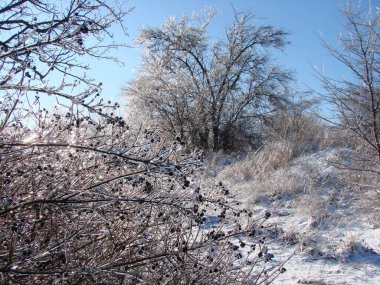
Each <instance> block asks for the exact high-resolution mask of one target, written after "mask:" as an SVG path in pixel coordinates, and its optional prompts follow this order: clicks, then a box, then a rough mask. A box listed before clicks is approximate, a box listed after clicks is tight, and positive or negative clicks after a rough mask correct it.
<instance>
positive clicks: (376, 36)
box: [320, 5, 380, 172]
mask: <svg viewBox="0 0 380 285" xmlns="http://www.w3.org/2000/svg"><path fill="white" fill-rule="evenodd" d="M343 16H344V19H345V22H346V26H345V32H346V33H345V34H343V36H341V37H340V38H339V42H340V47H333V46H331V45H329V44H327V43H324V45H325V47H326V48H327V50H328V51H329V52H330V53H331V55H332V56H333V57H334V58H335V59H337V60H338V61H339V62H341V63H342V64H343V65H344V66H345V67H346V68H347V70H348V72H349V74H350V76H349V77H348V78H343V79H332V78H329V77H328V76H326V75H323V74H321V75H320V78H321V80H322V82H323V83H324V85H325V88H326V90H327V93H328V95H327V96H326V99H327V100H328V102H329V103H330V104H332V106H334V107H335V110H336V114H337V115H338V118H337V119H338V120H336V121H334V122H333V123H335V124H338V126H340V127H341V128H343V129H344V130H346V131H348V133H349V134H350V136H351V137H353V138H354V139H358V140H359V141H360V142H362V145H363V146H364V149H365V152H366V153H367V155H365V156H363V157H362V158H363V159H364V162H365V163H364V166H363V169H371V170H372V171H376V172H379V170H378V166H377V167H376V168H373V167H372V166H373V164H372V163H373V162H375V163H376V164H377V165H378V164H379V163H380V77H379V75H380V49H379V44H380V15H379V10H378V9H374V10H372V9H370V10H368V9H363V8H361V7H354V6H352V5H347V6H346V7H345V9H344V10H343ZM362 154H364V152H363V153H362Z"/></svg>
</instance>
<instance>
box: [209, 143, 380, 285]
mask: <svg viewBox="0 0 380 285" xmlns="http://www.w3.org/2000/svg"><path fill="white" fill-rule="evenodd" d="M347 152H348V150H346V149H334V148H329V149H326V150H324V151H320V152H318V153H314V154H309V155H308V156H304V157H301V158H299V159H297V160H295V161H293V162H292V164H291V165H290V166H289V169H287V172H286V173H285V174H287V175H292V174H294V175H299V176H301V177H305V179H306V178H310V177H312V178H313V179H314V180H313V184H312V186H313V187H309V188H308V189H305V191H303V192H301V193H299V192H296V193H290V194H289V195H286V193H282V195H280V196H277V197H267V199H263V200H261V201H259V202H257V203H252V200H250V199H248V198H247V193H243V194H241V193H239V191H240V190H241V189H242V188H241V187H240V186H241V185H242V184H244V185H247V184H249V183H255V181H254V180H253V179H252V180H251V181H247V180H245V181H241V182H240V185H239V182H238V181H236V180H234V178H233V177H231V181H233V183H230V185H229V186H230V188H231V189H230V190H231V192H232V193H233V195H231V197H230V199H233V200H234V201H241V202H242V203H245V206H248V207H249V208H250V209H251V210H252V211H253V212H254V213H255V214H257V215H260V214H263V213H265V212H266V211H270V212H271V213H272V215H271V217H270V219H269V220H268V223H267V224H268V225H267V226H266V230H267V231H268V232H267V235H268V236H269V239H268V240H267V246H268V248H269V252H270V253H271V254H273V255H274V258H273V259H272V260H271V261H270V262H271V263H272V264H274V265H280V264H281V262H283V261H285V260H286V259H288V258H289V257H290V259H289V260H288V261H287V262H286V264H285V265H284V267H285V268H286V272H284V273H281V274H280V275H279V276H278V277H277V278H276V279H275V281H274V282H273V284H275V285H276V284H277V285H280V284H281V285H287V284H288V285H290V284H318V285H338V284H339V285H340V284H347V285H348V284H350V285H356V284H357V285H362V284H366V285H371V284H374V285H375V284H380V226H379V224H380V223H379V215H378V214H379V213H380V210H379V207H380V202H379V198H376V197H373V196H372V198H371V195H370V194H371V193H367V194H368V195H365V194H366V193H362V192H358V191H355V189H354V188H353V187H351V186H350V185H349V184H347V183H345V182H344V177H345V175H346V174H347V173H346V172H344V171H342V170H339V169H337V168H336V167H334V164H332V163H331V162H332V161H335V160H337V159H340V158H342V159H345V157H346V155H345V154H347ZM344 163H349V161H344ZM224 166H225V165H224ZM225 167H229V166H228V165H227V166H225ZM218 171H220V169H218ZM209 179H210V178H209ZM234 190H235V191H234ZM368 197H369V198H368ZM365 199H367V200H365ZM368 199H369V200H368ZM371 199H372V200H374V199H377V202H376V201H370V200H371ZM371 203H372V204H371ZM373 205H375V206H373ZM369 212H371V215H368V213H369ZM214 222H215V221H214ZM246 241H247V243H249V240H246ZM236 242H238V241H236Z"/></svg>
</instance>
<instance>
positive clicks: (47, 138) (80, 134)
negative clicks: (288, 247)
mask: <svg viewBox="0 0 380 285" xmlns="http://www.w3.org/2000/svg"><path fill="white" fill-rule="evenodd" d="M61 5H62V6H60V5H57V4H56V3H55V2H48V1H8V2H7V3H3V4H1V8H0V29H1V30H2V33H1V42H0V45H1V51H0V66H1V76H0V92H1V102H0V118H1V128H0V173H1V174H0V187H1V192H0V227H1V230H0V283H2V284H141V283H143V284H262V283H263V282H270V281H271V280H273V279H274V278H275V277H276V276H277V275H278V274H279V273H280V272H283V271H284V269H283V268H281V267H274V266H273V265H272V264H271V263H270V262H269V261H270V259H272V258H273V255H272V254H270V253H269V252H268V248H267V247H266V246H265V236H260V235H259V234H258V233H257V232H256V229H257V228H258V227H261V226H263V223H264V222H265V220H266V219H267V218H268V217H269V213H267V214H266V215H265V216H263V217H254V216H253V214H252V212H250V211H249V210H247V209H244V208H242V207H241V205H239V204H238V205H237V204H236V203H232V202H231V201H230V200H229V199H227V198H228V189H226V188H225V187H224V186H223V185H219V186H216V187H210V188H203V187H201V185H200V183H199V182H198V181H197V180H196V178H195V177H194V176H193V173H194V171H196V169H197V167H198V166H199V164H200V160H199V159H198V157H197V154H196V153H193V154H192V155H191V156H185V155H183V154H182V152H181V148H183V141H182V140H181V139H180V138H178V139H177V140H175V141H174V142H170V144H168V143H167V142H164V141H162V140H161V138H160V134H159V133H157V132H155V131H154V130H151V129H135V128H132V127H130V126H128V125H127V124H126V122H125V121H124V120H123V118H121V117H118V116H115V115H114V112H115V108H117V107H118V105H117V104H112V103H111V102H104V101H103V100H102V99H101V98H100V96H99V93H100V92H101V83H97V82H95V81H93V80H91V79H88V78H86V77H84V76H83V75H82V74H81V72H82V71H81V70H82V69H86V68H87V67H86V66H85V65H81V64H80V60H79V58H80V57H82V56H92V57H96V58H105V59H108V60H110V57H109V56H108V53H107V52H108V51H109V50H110V49H112V48H115V47H117V46H118V45H114V44H109V45H101V44H100V43H106V42H107V36H108V35H109V29H110V28H111V27H112V26H113V25H114V24H119V25H121V27H122V28H123V27H124V21H125V17H126V15H127V14H128V11H129V10H128V9H127V7H126V6H125V5H122V6H119V5H116V6H111V5H110V3H109V2H108V1H89V0H79V1H78V0H71V1H67V2H62V3H61ZM53 78H54V80H53ZM46 97H50V98H54V99H55V100H56V102H57V106H56V107H51V108H49V110H47V108H48V107H47V106H46V105H45V104H44V103H45V102H46V101H45V98H46Z"/></svg>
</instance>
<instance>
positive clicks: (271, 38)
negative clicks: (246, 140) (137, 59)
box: [125, 11, 292, 150]
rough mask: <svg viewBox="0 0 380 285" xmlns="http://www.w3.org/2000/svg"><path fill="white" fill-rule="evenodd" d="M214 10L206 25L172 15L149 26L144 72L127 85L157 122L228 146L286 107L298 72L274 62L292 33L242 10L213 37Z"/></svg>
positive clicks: (210, 145)
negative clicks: (158, 24)
mask: <svg viewBox="0 0 380 285" xmlns="http://www.w3.org/2000/svg"><path fill="white" fill-rule="evenodd" d="M214 14H215V13H213V12H212V11H211V12H210V13H209V14H208V15H207V17H206V18H205V19H200V20H199V22H198V21H196V20H195V19H189V18H188V17H182V18H181V19H180V20H178V21H176V20H175V19H174V18H170V19H168V20H167V21H166V22H165V24H164V25H163V26H162V27H160V28H146V29H143V30H142V32H141V35H140V37H139V40H138V42H139V43H140V44H142V45H143V46H144V47H145V54H144V56H143V64H142V67H141V72H140V74H139V76H138V77H137V78H136V79H135V80H133V81H132V82H130V83H129V84H127V86H126V89H125V94H126V96H127V98H128V100H130V102H131V108H134V107H133V106H135V105H136V104H137V105H138V106H140V108H138V112H142V113H143V114H144V115H143V117H144V118H145V117H147V116H148V117H150V118H151V119H152V120H153V121H156V122H158V125H159V126H161V127H162V129H164V130H165V131H167V132H168V133H169V134H171V135H172V136H176V135H178V136H179V137H180V138H181V139H184V140H186V141H187V142H189V143H191V144H193V145H195V146H199V147H202V148H205V149H213V150H218V149H221V148H229V147H231V146H228V145H226V143H227V142H228V139H227V138H228V136H234V135H236V133H235V134H234V133H233V132H234V131H236V130H238V129H239V130H240V131H241V132H243V131H244V130H245V131H247V132H248V133H249V131H248V130H252V126H254V124H255V121H256V122H257V119H258V118H261V117H263V116H265V115H266V114H268V113H271V112H273V110H275V109H277V108H281V107H282V106H284V104H286V94H287V86H288V83H289V81H290V80H291V78H292V76H291V74H290V73H289V72H285V71H283V70H281V69H280V68H279V67H278V66H276V65H274V64H273V63H272V61H271V60H270V56H269V50H270V48H278V49H280V48H282V47H283V46H284V45H285V44H286V42H285V39H284V38H285V36H286V33H285V32H284V31H282V30H278V29H274V28H273V27H271V26H257V25H256V24H255V23H254V18H253V16H252V15H251V13H248V12H244V13H240V12H235V18H234V22H233V24H232V26H231V27H229V28H227V29H226V38H225V39H220V40H217V41H212V40H210V39H209V38H208V35H207V28H208V26H209V24H210V22H211V20H212V17H213V16H214ZM144 111H145V112H144Z"/></svg>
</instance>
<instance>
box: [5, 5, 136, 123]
mask: <svg viewBox="0 0 380 285" xmlns="http://www.w3.org/2000/svg"><path fill="white" fill-rule="evenodd" d="M6 2H8V3H6ZM108 2H109V1H89V0H79V1H77V0H69V1H55V2H54V1H53V2H49V1H44V0H34V1H31V0H30V1H29V0H24V1H22V0H19V1H17V0H13V1H5V2H4V3H2V4H1V7H0V31H1V40H0V70H1V75H0V92H1V95H2V96H1V97H2V100H1V113H0V116H1V125H0V129H4V127H6V126H7V124H9V123H15V122H14V120H15V119H16V117H19V116H17V115H16V114H17V113H19V112H22V113H23V116H25V115H27V111H28V110H29V109H31V108H32V109H36V108H38V106H39V105H40V101H41V100H44V102H46V100H47V97H48V96H51V95H54V96H55V98H56V99H57V100H58V103H59V104H66V105H67V104H69V105H70V104H73V103H74V104H75V105H78V106H83V107H85V108H86V110H88V111H90V112H101V111H102V108H103V107H104V106H107V104H104V103H102V102H100V100H99V98H98V96H99V93H100V91H101V83H100V82H96V81H95V80H93V79H91V78H87V77H86V76H85V74H84V72H83V74H81V73H82V71H81V70H83V71H85V70H87V69H88V68H89V67H88V66H87V65H86V64H84V63H81V62H83V60H82V59H83V58H85V57H86V56H87V57H92V58H101V59H106V60H115V61H117V59H116V58H113V57H112V56H110V53H109V51H110V50H112V49H115V48H118V47H122V46H123V44H116V43H113V42H112V39H111V38H112V34H111V32H110V27H111V26H112V25H113V24H119V25H120V26H121V28H122V30H124V32H125V33H126V30H125V26H124V21H125V17H126V15H127V14H128V13H129V12H130V9H127V8H126V5H125V3H123V2H120V3H117V2H115V3H116V4H115V5H112V6H111V4H109V3H108Z"/></svg>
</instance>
